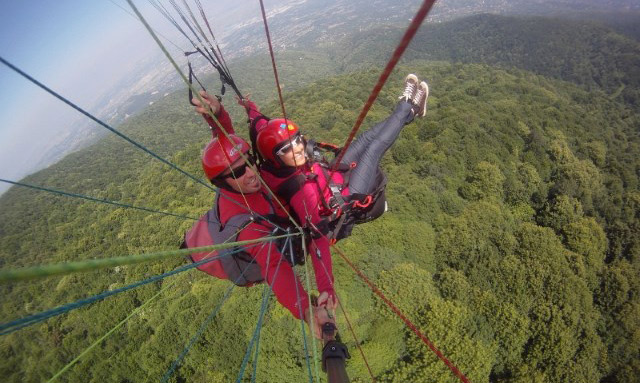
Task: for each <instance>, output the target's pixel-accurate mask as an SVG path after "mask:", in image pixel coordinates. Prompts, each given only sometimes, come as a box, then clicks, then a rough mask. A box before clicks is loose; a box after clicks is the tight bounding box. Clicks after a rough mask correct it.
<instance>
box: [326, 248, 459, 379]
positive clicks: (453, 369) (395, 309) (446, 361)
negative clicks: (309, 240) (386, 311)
mask: <svg viewBox="0 0 640 383" xmlns="http://www.w3.org/2000/svg"><path fill="white" fill-rule="evenodd" d="M333 248H334V249H335V250H336V251H337V252H338V254H340V256H341V257H342V259H344V261H345V262H347V264H348V265H349V266H350V267H351V268H352V269H353V271H355V273H356V274H358V276H359V277H360V278H361V279H362V280H363V281H364V282H365V283H366V284H367V285H369V288H370V289H371V290H372V291H373V292H374V293H376V295H378V296H379V297H380V298H381V299H382V300H383V301H384V303H386V304H387V306H389V308H390V309H391V310H392V311H393V312H394V313H395V314H396V315H397V316H398V317H399V318H400V319H402V321H403V322H404V323H405V324H406V325H407V327H409V328H410V329H411V330H413V332H414V333H415V334H416V335H417V336H418V337H419V338H420V339H421V340H422V342H424V344H426V345H427V346H428V347H429V348H430V349H431V351H433V352H434V353H435V354H436V356H437V357H438V358H439V359H440V360H441V361H442V362H444V364H446V365H447V367H449V369H450V370H451V372H453V373H454V374H455V375H456V376H457V377H458V378H459V379H460V380H461V381H462V382H464V383H469V379H468V378H467V377H466V376H464V374H462V372H460V370H458V368H457V367H456V366H455V365H454V364H453V363H451V362H450V361H449V359H447V358H446V357H445V356H444V354H443V353H442V352H441V351H440V350H438V348H437V347H436V346H435V345H434V344H433V343H432V342H431V341H430V340H429V339H428V338H427V337H426V336H425V335H424V334H423V333H422V332H420V330H418V327H416V325H414V324H413V323H412V322H411V321H410V320H409V319H408V318H407V317H406V316H405V315H404V314H403V313H402V311H400V309H399V308H398V307H397V306H396V305H394V304H393V302H391V300H389V298H387V297H386V296H385V295H384V294H382V292H381V291H380V290H379V289H378V288H377V287H376V286H375V285H374V284H373V283H372V282H371V281H370V280H369V278H367V277H366V276H365V275H364V274H363V273H362V272H361V271H360V270H358V269H357V268H356V267H355V266H354V265H353V263H351V262H350V261H349V260H348V259H347V256H346V255H345V254H344V253H343V252H342V250H340V249H339V248H337V247H336V246H333Z"/></svg>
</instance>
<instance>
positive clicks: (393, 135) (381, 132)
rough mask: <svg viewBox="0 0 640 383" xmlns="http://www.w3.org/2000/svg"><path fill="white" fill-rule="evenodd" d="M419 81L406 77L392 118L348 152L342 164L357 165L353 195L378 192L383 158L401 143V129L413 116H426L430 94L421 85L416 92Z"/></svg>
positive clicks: (371, 131)
mask: <svg viewBox="0 0 640 383" xmlns="http://www.w3.org/2000/svg"><path fill="white" fill-rule="evenodd" d="M417 81H418V78H417V77H415V75H409V76H407V79H406V80H405V92H404V93H403V95H402V96H401V97H400V98H401V100H402V101H400V102H399V103H398V104H397V105H396V107H395V109H394V111H393V113H392V114H391V116H389V117H388V118H387V119H386V120H384V121H382V122H380V123H378V124H376V125H375V126H374V127H373V128H371V129H369V130H368V131H366V132H364V133H362V134H361V135H360V136H359V137H358V138H357V139H356V140H355V141H354V142H353V144H352V145H351V146H350V147H349V148H348V149H347V152H346V153H345V155H344V157H343V159H342V162H343V163H345V164H351V163H354V162H355V163H356V165H357V166H356V167H355V168H354V169H353V171H352V172H351V178H350V180H349V190H350V191H351V193H352V194H370V193H371V192H373V191H374V190H375V188H376V186H377V185H376V182H375V181H376V177H375V174H376V169H377V168H378V166H379V164H380V160H381V159H382V156H383V155H384V154H385V153H386V151H387V150H389V148H390V147H391V145H393V143H394V142H395V141H396V140H397V139H398V135H399V134H400V131H401V130H402V128H403V127H404V126H405V125H406V124H408V123H410V122H411V121H413V118H414V116H424V114H425V112H426V102H427V97H428V94H429V88H428V86H427V83H425V82H424V81H423V82H421V83H420V84H419V85H418V86H417V89H416V85H417Z"/></svg>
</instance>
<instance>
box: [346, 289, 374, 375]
mask: <svg viewBox="0 0 640 383" xmlns="http://www.w3.org/2000/svg"><path fill="white" fill-rule="evenodd" d="M338 306H339V307H340V311H342V315H343V316H344V319H345V320H346V321H347V326H348V327H349V331H350V332H351V336H353V339H354V340H355V342H356V347H358V351H360V355H361V356H362V360H363V361H364V364H365V365H366V366H367V370H369V375H370V376H371V382H372V383H376V377H375V376H373V371H371V367H370V366H369V362H368V361H367V358H366V357H365V356H364V351H362V347H361V346H360V341H359V340H358V337H357V336H356V332H355V331H354V330H353V327H352V326H351V321H349V317H348V316H347V312H346V311H345V310H344V307H342V302H340V299H338Z"/></svg>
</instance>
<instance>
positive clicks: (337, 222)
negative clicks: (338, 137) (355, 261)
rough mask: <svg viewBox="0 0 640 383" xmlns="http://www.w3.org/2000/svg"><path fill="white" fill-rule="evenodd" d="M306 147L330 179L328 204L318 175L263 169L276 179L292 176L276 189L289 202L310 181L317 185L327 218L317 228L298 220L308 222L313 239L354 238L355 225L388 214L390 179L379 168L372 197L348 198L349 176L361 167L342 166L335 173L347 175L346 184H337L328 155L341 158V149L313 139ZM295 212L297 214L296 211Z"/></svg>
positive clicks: (312, 161) (322, 213)
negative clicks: (346, 193) (387, 198)
mask: <svg viewBox="0 0 640 383" xmlns="http://www.w3.org/2000/svg"><path fill="white" fill-rule="evenodd" d="M306 147H307V158H308V162H309V163H310V164H313V163H317V164H318V165H320V169H322V173H323V176H324V177H325V179H326V180H327V187H328V188H329V191H330V192H331V197H330V198H329V200H328V201H327V200H326V199H325V198H324V191H323V190H322V188H321V187H320V184H319V183H318V182H317V178H318V174H315V173H309V174H297V175H295V176H292V173H294V172H295V171H296V169H295V168H284V169H283V168H275V167H274V166H272V165H270V164H268V163H265V164H263V167H264V168H265V170H267V171H269V172H270V173H272V174H273V175H275V176H276V177H280V178H285V177H289V178H288V179H287V180H286V181H284V182H283V183H282V184H280V186H279V187H278V190H276V194H277V195H278V196H279V197H281V198H282V199H283V200H284V201H286V202H287V203H289V201H290V200H291V198H292V197H293V196H294V195H295V194H296V193H297V192H298V191H299V190H300V189H301V188H302V187H303V186H304V185H305V184H306V183H307V182H313V183H314V184H315V185H316V187H317V188H318V193H319V195H320V200H321V203H322V206H321V212H320V215H322V216H324V217H325V218H324V219H323V220H322V221H321V222H320V223H318V224H317V225H313V224H311V222H309V220H308V219H304V220H302V219H301V218H303V217H296V219H297V220H298V222H301V223H302V222H306V226H307V228H309V229H310V235H311V236H312V237H313V238H319V237H321V236H326V237H327V238H328V239H329V240H330V241H331V242H336V241H338V240H340V239H343V238H346V237H348V236H349V235H351V231H352V230H353V226H354V225H355V224H358V223H364V222H368V221H371V220H373V219H375V218H378V217H379V216H380V215H382V213H384V210H385V206H386V198H385V195H384V189H385V186H386V183H387V178H386V176H385V175H384V173H383V172H382V170H380V169H378V172H377V173H376V184H377V185H378V186H377V187H376V190H374V191H373V192H372V193H371V194H368V195H364V194H352V195H349V196H344V195H343V194H342V191H343V190H344V189H345V188H347V187H348V186H349V176H350V174H351V171H352V170H353V168H355V167H356V166H357V164H355V163H353V164H348V165H347V164H339V165H338V166H337V167H336V169H335V171H338V172H340V173H341V174H342V175H343V179H344V181H343V182H342V183H337V182H335V181H333V179H332V178H331V177H330V176H331V172H332V167H333V163H332V162H329V161H327V160H326V157H325V155H324V154H325V153H327V152H332V153H333V154H334V156H336V157H337V154H338V153H339V152H340V150H341V148H338V147H336V146H334V145H330V144H324V143H317V142H315V141H313V140H309V141H308V142H307V146H306ZM292 213H293V214H295V212H294V211H292Z"/></svg>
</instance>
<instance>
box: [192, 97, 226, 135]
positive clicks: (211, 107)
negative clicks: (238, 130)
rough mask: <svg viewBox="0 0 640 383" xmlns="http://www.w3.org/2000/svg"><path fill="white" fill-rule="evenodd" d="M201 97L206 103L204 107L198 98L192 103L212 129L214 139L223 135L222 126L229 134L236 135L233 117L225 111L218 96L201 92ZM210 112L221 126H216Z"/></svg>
mask: <svg viewBox="0 0 640 383" xmlns="http://www.w3.org/2000/svg"><path fill="white" fill-rule="evenodd" d="M200 96H201V97H202V99H203V100H204V102H205V105H203V104H202V103H201V102H200V100H199V99H198V98H197V97H194V98H193V99H192V100H191V101H192V102H193V103H194V104H195V111H196V112H197V113H199V114H200V115H202V117H203V118H204V119H205V121H207V124H209V126H210V127H211V133H212V135H213V137H214V138H215V137H218V135H220V134H222V132H221V130H220V126H222V128H223V129H224V130H225V131H226V132H227V133H228V134H235V130H234V129H233V123H232V122H231V117H230V116H229V113H228V112H227V111H226V110H225V109H224V106H222V103H221V102H220V101H219V100H218V98H217V97H216V96H212V95H210V94H209V93H207V92H205V91H204V90H201V91H200ZM209 111H212V112H213V114H214V115H215V116H216V119H217V120H218V122H219V123H220V126H218V124H216V122H215V121H214V119H213V118H212V117H211V115H210V114H209Z"/></svg>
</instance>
